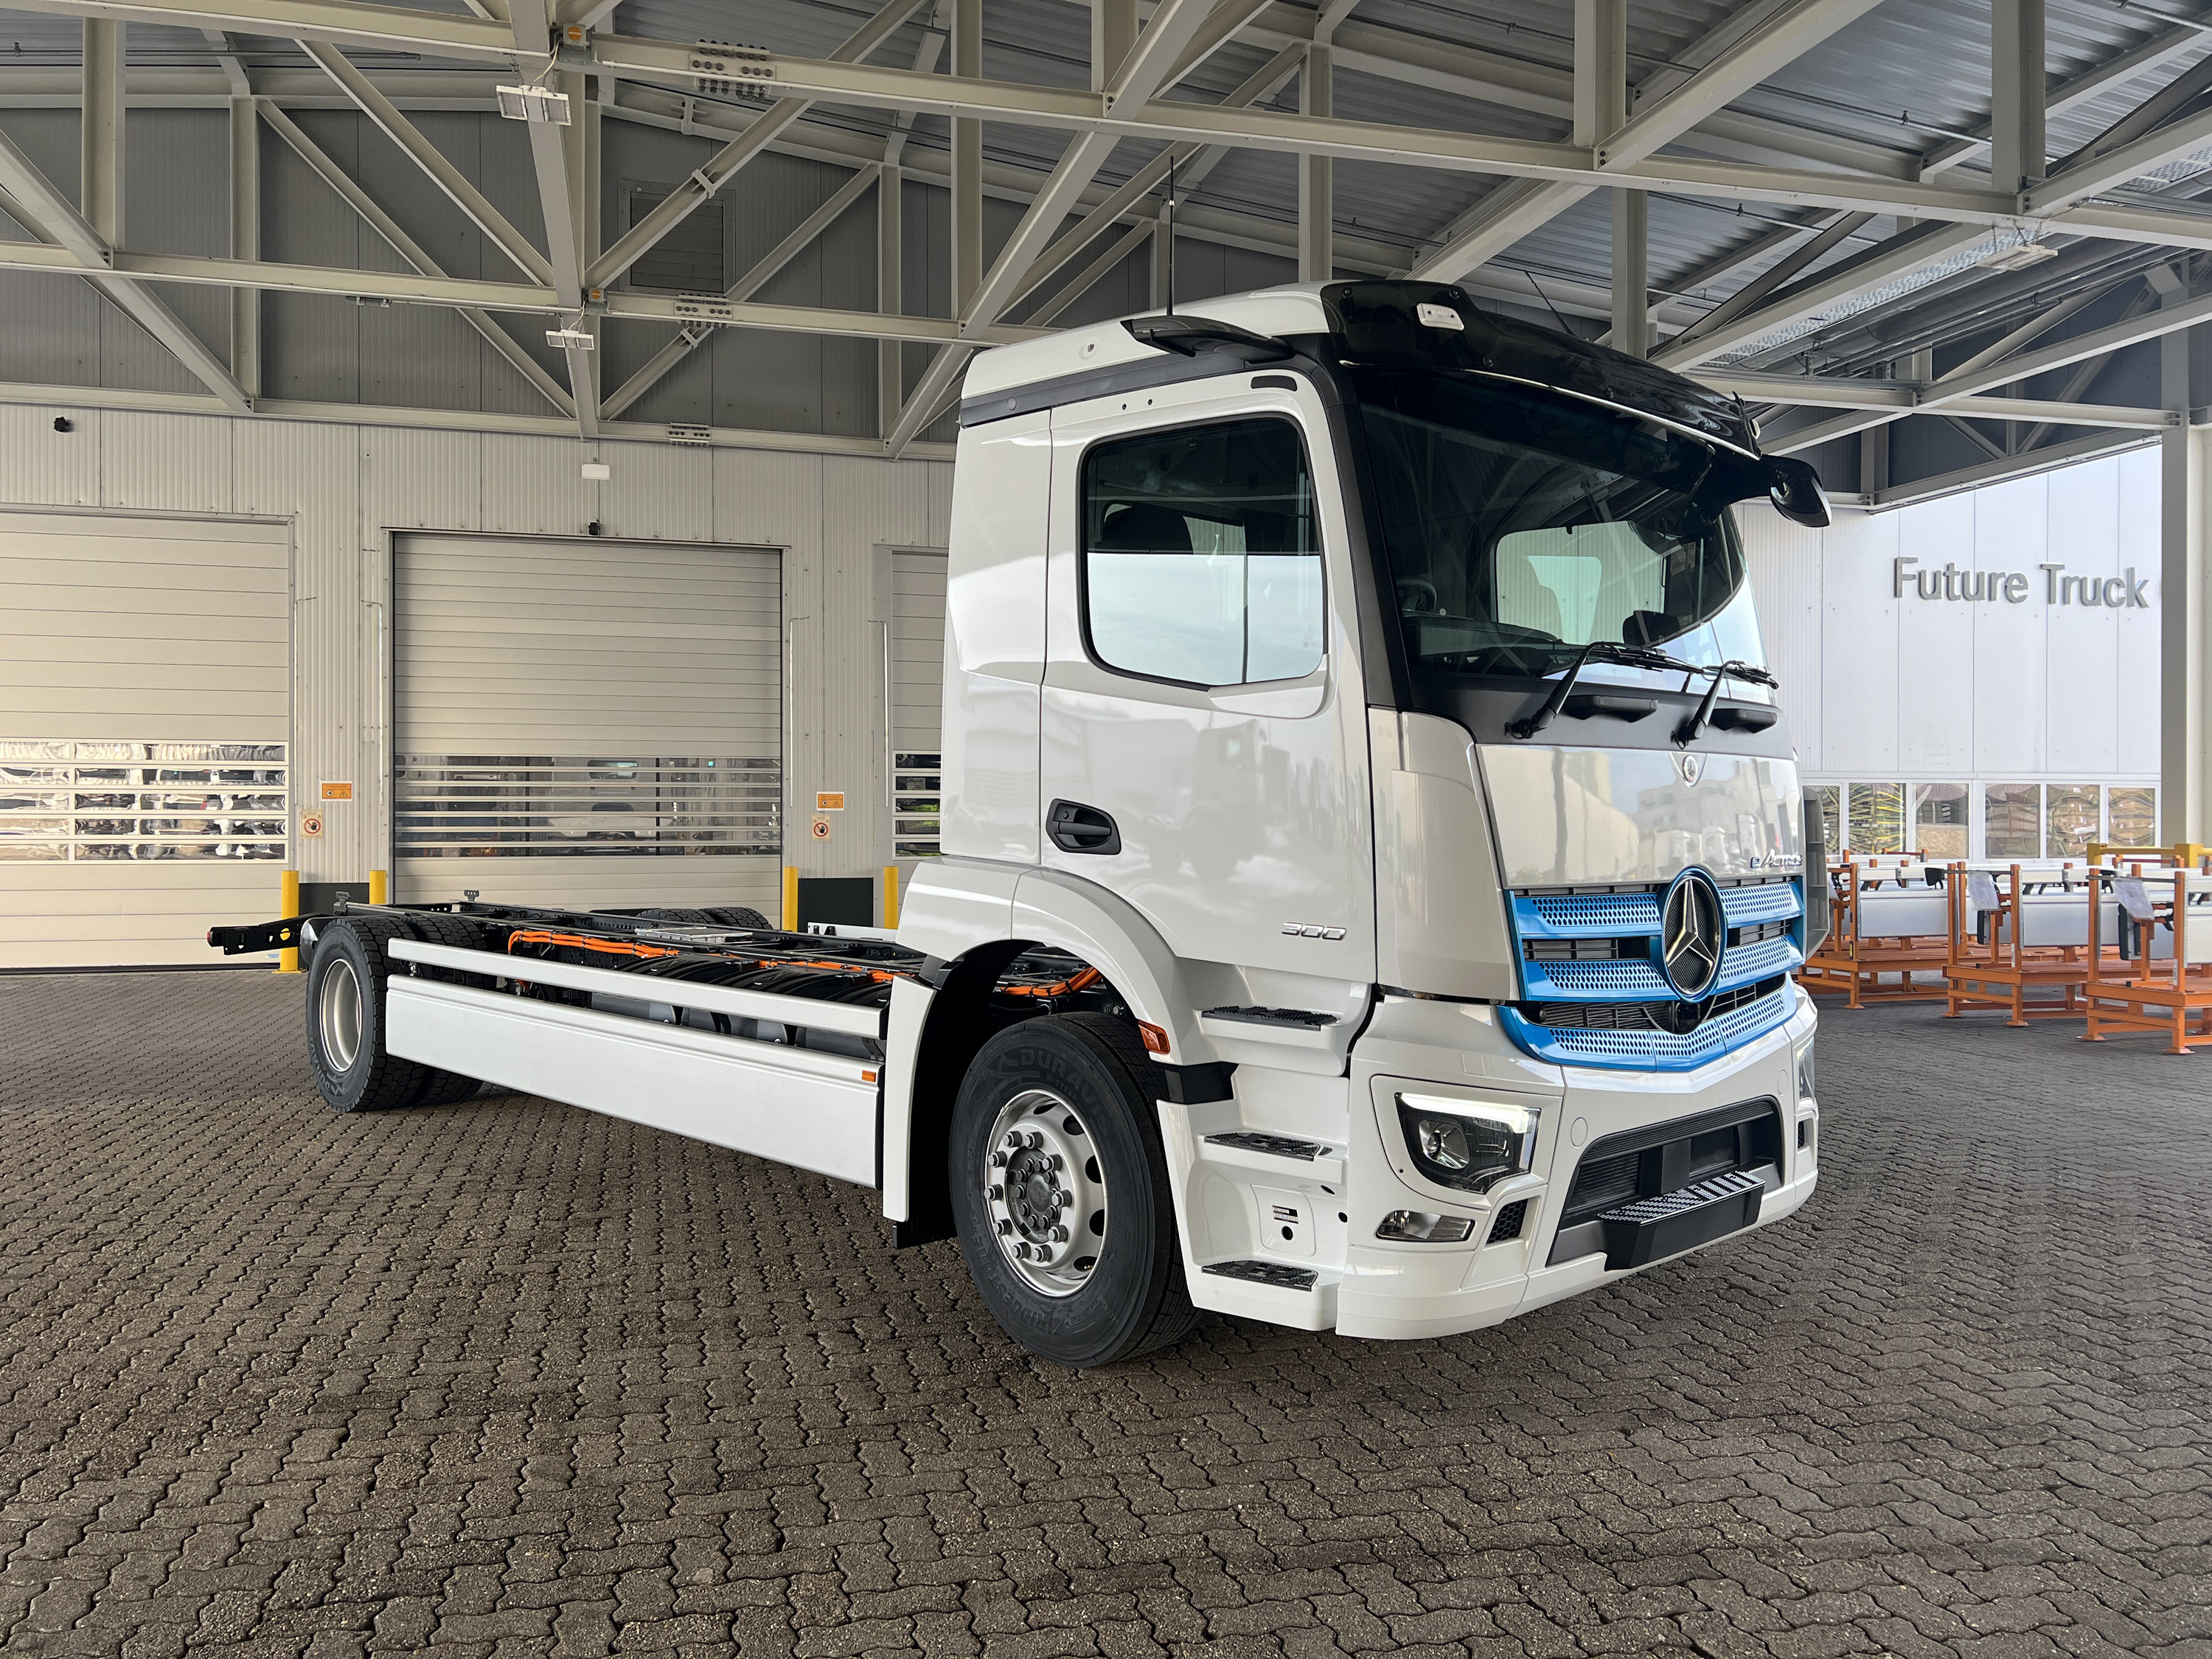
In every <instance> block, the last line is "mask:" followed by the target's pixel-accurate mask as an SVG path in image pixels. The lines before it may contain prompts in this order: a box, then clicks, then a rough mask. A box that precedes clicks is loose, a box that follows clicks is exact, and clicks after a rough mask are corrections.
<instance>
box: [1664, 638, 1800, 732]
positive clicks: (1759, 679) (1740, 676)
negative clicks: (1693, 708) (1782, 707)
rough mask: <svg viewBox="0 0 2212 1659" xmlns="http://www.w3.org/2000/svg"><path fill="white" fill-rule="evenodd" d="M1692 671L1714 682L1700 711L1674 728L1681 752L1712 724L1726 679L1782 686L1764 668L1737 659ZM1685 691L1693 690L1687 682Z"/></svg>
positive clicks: (1699, 667)
mask: <svg viewBox="0 0 2212 1659" xmlns="http://www.w3.org/2000/svg"><path fill="white" fill-rule="evenodd" d="M1690 672H1691V673H1692V675H1697V674H1710V675H1711V676H1712V679H1713V683H1712V684H1711V685H1709V686H1707V687H1706V688H1705V701H1704V702H1700V703H1699V705H1698V712H1697V713H1696V714H1692V715H1691V716H1690V718H1689V719H1687V720H1684V721H1683V722H1682V723H1681V724H1680V726H1676V727H1675V728H1674V744H1675V747H1677V748H1680V749H1686V748H1687V747H1689V745H1690V744H1693V743H1695V742H1696V741H1697V740H1698V738H1699V736H1701V735H1702V734H1703V733H1704V732H1705V727H1706V726H1708V725H1709V724H1711V720H1712V718H1713V704H1714V703H1715V702H1717V700H1718V699H1719V697H1720V695H1721V682H1722V681H1723V680H1742V681H1745V682H1747V684H1752V685H1765V686H1776V685H1779V684H1782V682H1781V681H1779V680H1778V679H1776V678H1774V676H1773V675H1771V674H1770V673H1768V672H1767V671H1765V669H1764V668H1753V666H1752V665H1750V664H1749V663H1747V662H1738V661H1737V660H1736V659H1735V658H1733V657H1731V658H1729V659H1728V661H1726V662H1712V663H1701V664H1699V665H1698V666H1697V667H1695V668H1692V669H1691V670H1690ZM1682 689H1683V690H1685V691H1686V690H1689V689H1690V686H1689V682H1688V681H1687V680H1685V681H1684V682H1683V683H1682Z"/></svg>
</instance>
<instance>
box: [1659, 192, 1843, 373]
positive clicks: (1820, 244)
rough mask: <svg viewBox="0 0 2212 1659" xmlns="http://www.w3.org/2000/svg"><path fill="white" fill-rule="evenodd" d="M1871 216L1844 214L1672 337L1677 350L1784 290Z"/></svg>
mask: <svg viewBox="0 0 2212 1659" xmlns="http://www.w3.org/2000/svg"><path fill="white" fill-rule="evenodd" d="M1873 217H1874V216H1873V215H1872V214H1870V213H1846V214H1844V215H1842V216H1839V217H1838V219H1837V220H1836V221H1835V222H1834V223H1832V224H1831V225H1830V226H1829V227H1828V228H1826V230H1824V231H1822V232H1820V234H1819V235H1817V236H1815V237H1814V238H1813V239H1812V240H1810V241H1808V242H1807V243H1806V244H1805V245H1804V246H1802V247H1799V248H1797V249H1796V250H1794V251H1793V252H1790V253H1788V254H1785V255H1784V257H1783V258H1779V259H1777V260H1776V261H1775V262H1774V263H1773V264H1771V265H1770V266H1768V267H1767V268H1766V269H1765V270H1763V271H1761V272H1760V273H1759V275H1758V276H1754V277H1753V278H1752V279H1751V281H1749V282H1747V283H1745V284H1744V285H1743V286H1742V287H1741V288H1740V289H1737V290H1736V291H1735V293H1733V294H1731V295H1729V297H1728V298H1727V299H1725V300H1723V301H1721V302H1720V304H1718V305H1717V306H1715V307H1713V308H1712V309H1711V311H1709V312H1707V313H1705V315H1704V316H1703V317H1701V318H1699V319H1698V320H1697V321H1696V322H1694V323H1692V324H1691V325H1689V327H1687V328H1686V329H1684V330H1683V331H1681V332H1680V334H1677V335H1676V336H1675V337H1674V343H1675V344H1676V345H1677V346H1686V345H1687V344H1688V343H1690V342H1691V341H1692V340H1696V339H1698V338H1700V337H1703V336H1705V335H1707V334H1711V333H1712V332H1714V331H1717V330H1718V329H1720V328H1723V327H1724V326H1725V325H1728V324H1729V323H1730V322H1733V321H1734V320H1735V319H1736V318H1738V317H1741V316H1742V315H1743V313H1745V312H1747V311H1749V310H1750V309H1751V308H1752V307H1753V306H1755V305H1757V304H1759V301H1762V300H1764V299H1765V298H1766V296H1767V295H1770V294H1771V293H1773V292H1774V291H1775V290H1776V289H1779V288H1780V287H1782V286H1783V284H1784V283H1787V282H1789V281H1790V278H1791V277H1793V276H1796V275H1797V273H1798V272H1799V271H1801V270H1804V269H1805V267H1806V266H1808V265H1809V264H1813V262H1814V261H1815V260H1816V259H1819V258H1820V257H1821V256H1822V255H1824V254H1826V253H1828V252H1832V251H1833V250H1834V249H1835V248H1836V247H1837V246H1838V245H1839V244H1841V243H1842V242H1843V241H1844V240H1845V239H1846V238H1848V237H1850V236H1851V235H1853V234H1856V233H1857V232H1858V231H1859V230H1860V229H1862V228H1863V227H1864V226H1865V225H1866V224H1868V223H1869V222H1870V221H1871V220H1872V219H1873Z"/></svg>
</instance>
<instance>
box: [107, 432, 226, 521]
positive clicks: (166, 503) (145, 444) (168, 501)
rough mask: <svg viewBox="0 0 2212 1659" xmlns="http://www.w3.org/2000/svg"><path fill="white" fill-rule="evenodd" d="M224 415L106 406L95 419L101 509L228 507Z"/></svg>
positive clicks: (193, 510) (192, 510)
mask: <svg viewBox="0 0 2212 1659" xmlns="http://www.w3.org/2000/svg"><path fill="white" fill-rule="evenodd" d="M231 427H232V423H231V421H230V419H229V417H228V416H219V415H209V416H198V415H145V414H140V413H138V412H137V411H136V410H122V409H111V410H108V411H107V414H106V419H104V420H102V421H101V422H100V505H101V506H102V507H132V508H136V509H138V510H140V511H160V512H169V513H228V512H229V511H231V510H232V509H231V489H230V439H231Z"/></svg>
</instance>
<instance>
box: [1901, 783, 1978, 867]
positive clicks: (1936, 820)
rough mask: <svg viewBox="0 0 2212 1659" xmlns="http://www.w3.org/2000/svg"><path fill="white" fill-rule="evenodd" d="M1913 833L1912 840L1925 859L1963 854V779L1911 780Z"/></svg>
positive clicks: (1964, 806)
mask: <svg viewBox="0 0 2212 1659" xmlns="http://www.w3.org/2000/svg"><path fill="white" fill-rule="evenodd" d="M1912 834H1913V843H1912V844H1913V846H1914V848H1916V849H1917V851H1918V852H1919V854H1920V856H1921V857H1923V858H1924V859H1943V860H1948V859H1962V858H1964V857H1966V785H1965V784H1963V783H1916V784H1914V785H1913V786H1912Z"/></svg>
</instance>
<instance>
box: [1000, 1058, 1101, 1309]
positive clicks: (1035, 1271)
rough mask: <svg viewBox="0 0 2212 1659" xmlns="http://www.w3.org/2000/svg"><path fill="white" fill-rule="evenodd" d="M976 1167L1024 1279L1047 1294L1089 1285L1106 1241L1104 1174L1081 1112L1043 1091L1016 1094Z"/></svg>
mask: <svg viewBox="0 0 2212 1659" xmlns="http://www.w3.org/2000/svg"><path fill="white" fill-rule="evenodd" d="M981 1179H982V1186H983V1202H984V1207H985V1209H986V1210H987V1212H988V1213H989V1215H990V1218H991V1230H992V1231H993V1233H994V1235H995V1236H996V1237H997V1239H998V1244H999V1251H1000V1255H1004V1256H1005V1257H1006V1264H1007V1266H1009V1267H1012V1269H1013V1270H1014V1272H1015V1273H1018V1275H1020V1277H1021V1279H1022V1282H1023V1283H1024V1284H1026V1285H1028V1286H1029V1287H1030V1289H1031V1290H1034V1291H1040V1292H1042V1294H1044V1295H1046V1296H1052V1297H1060V1296H1073V1295H1074V1294H1075V1292H1076V1291H1079V1290H1081V1289H1082V1288H1083V1287H1084V1286H1085V1285H1087V1284H1089V1283H1090V1282H1091V1273H1093V1271H1094V1270H1095V1269H1096V1268H1097V1266H1098V1257H1099V1254H1100V1252H1101V1251H1102V1250H1103V1249H1104V1248H1105V1244H1106V1172H1105V1170H1104V1169H1103V1166H1101V1164H1099V1162H1098V1149H1097V1146H1096V1145H1094V1144H1093V1142H1092V1140H1091V1133H1090V1131H1089V1130H1088V1129H1087V1128H1086V1127H1085V1125H1084V1122H1083V1118H1082V1115H1080V1114H1079V1113H1078V1112H1077V1111H1076V1109H1074V1108H1073V1107H1072V1106H1070V1105H1069V1104H1068V1103H1066V1101H1064V1100H1062V1099H1061V1098H1060V1097H1059V1096H1057V1095H1054V1094H1051V1093H1048V1092H1047V1091H1044V1090H1042V1089H1033V1090H1030V1091H1028V1092H1027V1093H1024V1094H1019V1095H1017V1096H1015V1097H1014V1098H1013V1099H1012V1100H1010V1101H1008V1102H1007V1103H1006V1104H1005V1105H1004V1106H1002V1107H1000V1109H999V1116H998V1121H996V1122H994V1124H992V1126H991V1138H990V1139H989V1140H988V1141H987V1142H986V1143H985V1146H984V1152H983V1167H982V1170H981Z"/></svg>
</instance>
